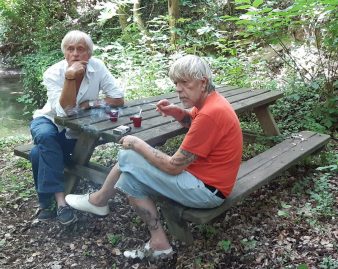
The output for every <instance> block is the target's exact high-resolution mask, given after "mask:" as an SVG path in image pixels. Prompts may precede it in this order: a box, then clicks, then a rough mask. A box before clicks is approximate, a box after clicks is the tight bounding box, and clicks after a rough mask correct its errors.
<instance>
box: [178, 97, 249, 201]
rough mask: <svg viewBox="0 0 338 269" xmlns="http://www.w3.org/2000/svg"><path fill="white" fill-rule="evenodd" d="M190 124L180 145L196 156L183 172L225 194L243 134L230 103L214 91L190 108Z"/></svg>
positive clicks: (235, 170) (230, 185)
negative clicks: (202, 101) (204, 99)
mask: <svg viewBox="0 0 338 269" xmlns="http://www.w3.org/2000/svg"><path fill="white" fill-rule="evenodd" d="M191 116H192V123H191V126H190V128H189V131H188V133H187V134H186V136H185V137H184V140H183V142H182V145H181V148H182V149H183V150H186V151H189V152H191V153H193V154H195V155H197V156H198V158H197V159H196V160H195V161H194V162H193V163H192V164H190V165H189V166H188V167H187V169H186V170H187V171H188V172H190V173H191V174H193V175H194V176H195V177H197V178H198V179H200V180H202V181H203V182H204V183H206V184H207V185H210V186H213V187H215V188H217V189H218V190H219V191H221V192H222V193H223V195H224V196H228V195H229V194H230V192H231V190H232V188H233V186H234V184H235V181H236V176H237V173H238V169H239V166H240V163H241V158H242V147H243V137H242V131H241V128H240V125H239V120H238V118H237V115H236V113H235V111H234V110H233V108H232V106H231V105H230V103H229V102H228V101H227V100H226V99H225V98H224V97H223V96H221V95H220V94H219V93H218V92H212V93H211V94H209V96H208V97H207V99H206V101H205V103H204V105H203V107H202V108H201V109H200V110H198V109H197V108H196V107H194V108H193V109H192V111H191Z"/></svg>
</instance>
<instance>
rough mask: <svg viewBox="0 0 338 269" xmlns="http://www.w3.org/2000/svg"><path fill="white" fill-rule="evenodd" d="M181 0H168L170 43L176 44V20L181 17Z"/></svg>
mask: <svg viewBox="0 0 338 269" xmlns="http://www.w3.org/2000/svg"><path fill="white" fill-rule="evenodd" d="M179 12H180V10H179V0H168V13H169V29H170V44H172V45H175V44H176V41H177V33H176V32H175V26H176V20H177V19H178V17H179Z"/></svg>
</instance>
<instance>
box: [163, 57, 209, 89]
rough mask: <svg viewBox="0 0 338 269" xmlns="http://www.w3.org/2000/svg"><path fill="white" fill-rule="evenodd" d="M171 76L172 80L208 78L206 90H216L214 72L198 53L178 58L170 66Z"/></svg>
mask: <svg viewBox="0 0 338 269" xmlns="http://www.w3.org/2000/svg"><path fill="white" fill-rule="evenodd" d="M169 77H170V79H171V80H172V81H174V82H176V81H184V80H187V81H188V80H200V79H204V78H206V79H207V87H206V90H207V91H208V92H211V91H213V90H215V86H214V84H213V82H212V73H211V70H210V67H209V65H208V63H207V62H206V61H205V60H203V59H202V58H200V57H198V56H196V55H190V54H188V55H185V56H183V57H181V58H179V59H178V60H176V61H175V62H174V63H173V64H172V65H171V67H170V70H169Z"/></svg>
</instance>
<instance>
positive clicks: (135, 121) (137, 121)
mask: <svg viewBox="0 0 338 269" xmlns="http://www.w3.org/2000/svg"><path fill="white" fill-rule="evenodd" d="M130 119H131V120H132V121H133V124H134V127H136V128H139V127H141V122H142V117H140V116H138V115H135V116H132V117H130Z"/></svg>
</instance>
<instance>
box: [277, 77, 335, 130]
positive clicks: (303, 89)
mask: <svg viewBox="0 0 338 269" xmlns="http://www.w3.org/2000/svg"><path fill="white" fill-rule="evenodd" d="M284 94H285V95H284V97H283V98H282V99H279V100H278V101H277V103H276V104H275V105H274V106H273V108H272V113H273V114H274V115H276V121H277V122H279V123H280V127H281V129H282V130H283V133H286V132H289V133H292V132H298V131H299V130H312V131H317V132H320V133H325V132H326V131H327V130H328V129H330V128H332V129H334V126H336V124H337V119H338V114H337V110H332V109H331V107H328V106H325V105H324V104H323V101H322V96H321V95H320V94H319V92H318V90H316V89H314V88H311V87H307V86H306V85H305V84H304V83H300V82H291V81H290V86H289V88H288V89H286V90H285V92H284ZM329 100H331V99H329ZM326 102H328V100H327V101H326Z"/></svg>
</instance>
